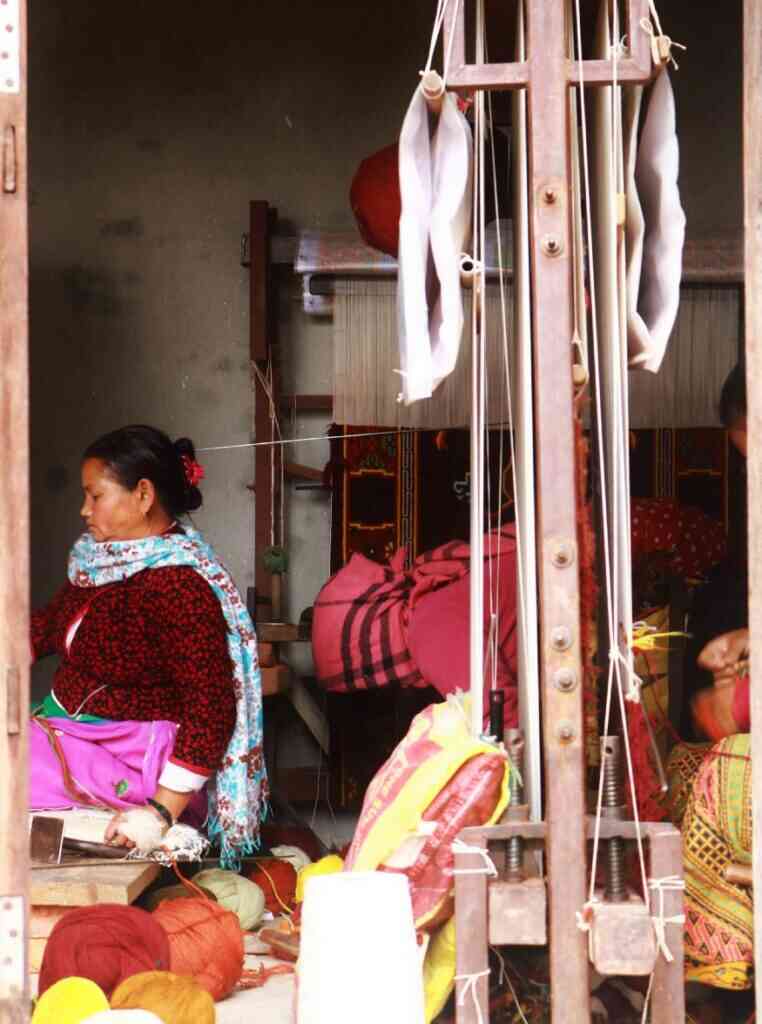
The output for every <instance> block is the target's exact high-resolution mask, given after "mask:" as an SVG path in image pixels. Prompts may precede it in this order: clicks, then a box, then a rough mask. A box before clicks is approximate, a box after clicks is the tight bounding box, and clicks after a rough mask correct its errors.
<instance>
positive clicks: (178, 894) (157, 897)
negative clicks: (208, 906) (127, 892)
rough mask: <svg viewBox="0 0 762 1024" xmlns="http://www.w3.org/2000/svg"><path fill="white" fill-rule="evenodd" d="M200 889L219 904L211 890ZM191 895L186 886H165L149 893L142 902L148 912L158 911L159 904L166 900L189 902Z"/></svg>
mask: <svg viewBox="0 0 762 1024" xmlns="http://www.w3.org/2000/svg"><path fill="white" fill-rule="evenodd" d="M199 888H200V889H201V891H202V892H203V894H204V896H206V898H207V899H209V900H211V901H212V903H216V902H217V897H216V896H215V895H214V893H213V892H212V890H211V889H207V888H206V887H205V886H203V885H201V886H199ZM191 895H193V894H192V892H191V891H190V890H189V889H188V887H187V886H186V885H164V886H162V887H161V888H160V889H154V890H153V892H149V893H147V894H146V895H145V896H144V897H143V899H142V900H141V902H142V904H143V906H144V907H145V909H146V910H156V908H157V907H158V906H159V904H160V903H163V902H164V901H165V900H187V899H188V897H189V896H191Z"/></svg>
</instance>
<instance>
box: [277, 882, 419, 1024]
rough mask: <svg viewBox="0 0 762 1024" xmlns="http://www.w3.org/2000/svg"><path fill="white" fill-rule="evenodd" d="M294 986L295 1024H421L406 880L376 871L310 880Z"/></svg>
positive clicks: (414, 946)
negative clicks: (295, 984) (295, 986)
mask: <svg viewBox="0 0 762 1024" xmlns="http://www.w3.org/2000/svg"><path fill="white" fill-rule="evenodd" d="M297 979H298V983H297V992H296V1004H297V1009H296V1019H297V1024H357V1021H362V1022H363V1024H390V1022H392V1021H393V1022H394V1024H423V1020H424V998H423V972H422V968H421V955H420V951H419V949H418V944H417V942H416V937H415V926H414V924H413V908H412V905H411V902H410V890H409V887H408V881H407V878H405V876H404V875H398V874H392V873H386V872H375V871H367V872H365V871H357V872H352V871H346V872H342V873H341V874H337V875H318V876H315V877H313V878H310V879H309V880H308V882H307V885H306V889H305V894H304V907H303V910H302V931H301V945H300V953H299V962H298V964H297Z"/></svg>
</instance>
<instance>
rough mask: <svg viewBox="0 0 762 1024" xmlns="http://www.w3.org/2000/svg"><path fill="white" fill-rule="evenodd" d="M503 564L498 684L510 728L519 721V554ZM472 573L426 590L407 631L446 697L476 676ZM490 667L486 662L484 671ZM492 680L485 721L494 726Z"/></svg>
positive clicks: (415, 654)
mask: <svg viewBox="0 0 762 1024" xmlns="http://www.w3.org/2000/svg"><path fill="white" fill-rule="evenodd" d="M505 561H506V564H505V566H504V567H501V572H500V580H499V590H498V607H499V609H500V613H499V619H498V623H499V625H498V645H497V647H498V650H497V687H498V689H501V690H503V692H504V693H505V706H504V713H503V722H504V725H505V727H506V728H512V727H515V726H517V725H518V724H519V722H518V718H519V703H518V692H517V688H516V680H517V678H518V664H517V654H518V652H517V636H516V572H515V558H514V557H513V553H512V552H511V556H510V557H508V558H506V560H505ZM470 589H471V576H470V574H469V575H467V576H462V577H461V578H460V579H459V580H455V582H453V583H450V584H449V585H448V586H446V587H442V588H441V589H440V590H434V591H431V592H429V593H428V594H424V596H423V597H421V598H420V600H419V601H418V603H417V604H416V606H415V608H414V610H413V613H412V615H411V616H410V622H409V625H408V630H407V640H408V648H409V650H410V654H411V656H412V658H413V661H414V662H415V664H416V665H417V666H418V669H419V671H420V673H421V675H422V676H423V678H424V679H425V680H426V682H427V683H428V684H429V685H430V686H433V687H434V688H435V689H436V690H438V691H439V692H440V693H441V694H442V696H443V697H446V696H447V694H448V693H455V691H456V690H468V687H469V679H470V677H471V666H470V651H471V641H470V622H469V609H470V607H471V592H470ZM489 617H490V603H489V579H488V578H487V575H486V573H485V578H484V635H485V637H486V636H488V634H489V621H490V618H489ZM486 674H487V672H486V666H485V675H486ZM489 686H490V680H489V679H487V680H486V682H485V686H484V708H485V711H484V725H485V728H486V727H487V726H488V725H489V698H488V696H487V692H488V690H489Z"/></svg>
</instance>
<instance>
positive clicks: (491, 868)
mask: <svg viewBox="0 0 762 1024" xmlns="http://www.w3.org/2000/svg"><path fill="white" fill-rule="evenodd" d="M451 849H452V852H453V853H455V854H458V853H461V854H463V853H477V854H478V855H479V856H480V857H481V858H482V867H480V868H453V869H452V874H453V875H489V877H490V878H497V868H496V867H495V864H494V862H493V860H492V858H491V857H490V855H489V850H487V849H485V848H484V847H483V846H471V845H470V844H469V843H464V842H463V841H462V840H461V839H456V840H455V842H454V843H453V844H452V847H451Z"/></svg>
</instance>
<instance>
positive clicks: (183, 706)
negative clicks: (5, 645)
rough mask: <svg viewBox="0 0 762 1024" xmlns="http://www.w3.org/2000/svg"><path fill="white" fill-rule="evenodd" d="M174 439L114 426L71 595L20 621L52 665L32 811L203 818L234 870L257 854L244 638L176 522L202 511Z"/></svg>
mask: <svg viewBox="0 0 762 1024" xmlns="http://www.w3.org/2000/svg"><path fill="white" fill-rule="evenodd" d="M202 476H203V470H202V468H201V467H200V466H199V465H198V464H197V463H196V462H195V457H194V449H193V445H192V443H191V442H190V441H188V440H187V439H182V440H179V441H176V442H174V443H173V442H171V441H170V439H169V438H168V437H167V436H166V435H165V434H163V433H162V432H161V431H158V430H155V429H153V428H152V427H146V426H131V427H124V428H122V429H120V430H115V431H113V432H112V433H109V434H106V435H105V436H104V437H101V438H100V439H99V440H97V441H95V442H94V443H93V444H91V445H90V446H89V447H88V448H87V450H86V451H85V453H84V456H83V461H82V488H83V491H84V502H83V505H82V509H81V515H82V517H83V518H84V520H85V524H86V527H87V529H86V532H85V533H84V534H83V535H82V536H81V537H80V538H79V540H78V541H77V542H76V544H75V545H74V547H73V548H72V551H71V554H70V557H69V571H68V581H67V582H66V583H65V584H64V586H63V587H62V588H61V589H60V590H59V591H58V593H57V594H56V596H55V597H54V598H53V600H52V601H51V602H50V604H49V605H47V607H45V608H43V609H41V610H39V611H37V612H34V613H33V615H32V648H33V653H34V657H35V658H40V657H44V656H45V655H48V654H53V653H55V654H58V655H60V658H61V662H60V665H59V666H58V668H57V670H56V673H55V676H54V679H53V689H52V691H51V693H50V694H48V696H47V697H46V698H45V700H44V701H43V703H42V706H41V707H40V708H38V709H37V710H36V713H35V716H34V718H33V721H32V723H31V729H30V745H31V746H30V764H31V769H30V773H31V778H30V806H31V808H33V809H43V808H44V809H61V808H65V807H72V806H100V807H106V808H110V809H113V810H114V811H115V815H114V817H113V818H112V820H111V822H110V824H109V826H108V828H107V830H106V839H107V840H108V841H110V842H112V843H114V844H116V845H129V841H128V839H127V837H126V836H125V835H124V834H123V833H122V831H121V827H122V825H123V818H122V815H121V813H120V812H123V811H125V810H127V809H128V808H131V807H135V806H146V805H147V806H149V807H150V808H151V809H152V812H153V813H154V814H155V815H156V816H157V818H158V819H160V821H161V822H162V826H163V828H164V829H165V830H166V829H167V828H169V826H170V825H171V824H172V823H173V822H174V821H176V820H177V819H178V818H179V817H180V816H181V815H183V814H185V815H186V816H188V814H189V812H191V811H193V810H197V809H199V808H200V805H201V808H202V810H203V815H202V817H203V816H205V812H206V797H207V784H208V783H209V794H208V795H209V797H210V801H211V802H210V806H209V810H210V814H209V823H208V832H209V835H210V838H212V839H216V840H218V841H219V842H220V846H221V852H222V859H223V862H225V863H230V862H234V861H235V860H237V859H238V858H239V857H240V856H241V855H242V854H245V853H247V852H251V851H252V849H253V847H254V845H255V844H256V841H257V836H258V828H259V817H260V809H261V806H262V801H263V800H264V799H265V798H266V786H267V782H266V776H265V769H264V764H263V759H262V697H261V683H260V674H259V668H258V663H257V649H256V637H255V633H254V627H253V624H252V622H251V619H250V617H249V615H248V612H247V611H246V608H245V606H244V604H243V602H242V600H241V598H240V596H239V594H238V591H237V590H236V587H235V584H234V583H233V581H232V579H231V577H230V575H229V574H228V572H227V570H226V569H225V568H224V567H223V566H222V564H221V563H220V562H219V560H218V559H217V556H216V555H215V553H214V551H213V550H212V549H211V547H210V546H209V545H208V544H207V543H206V542H205V541H204V539H203V537H202V536H201V534H200V533H198V532H197V531H196V530H195V529H193V528H192V527H191V526H189V525H188V524H187V523H185V522H183V523H182V524H181V517H182V516H183V515H185V514H186V513H188V512H192V511H194V510H195V509H197V508H199V507H200V505H201V502H202V498H201V493H200V491H199V489H198V482H199V480H200V479H201V477H202Z"/></svg>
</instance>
